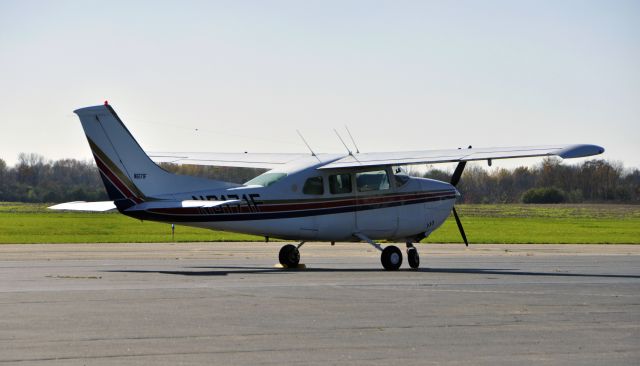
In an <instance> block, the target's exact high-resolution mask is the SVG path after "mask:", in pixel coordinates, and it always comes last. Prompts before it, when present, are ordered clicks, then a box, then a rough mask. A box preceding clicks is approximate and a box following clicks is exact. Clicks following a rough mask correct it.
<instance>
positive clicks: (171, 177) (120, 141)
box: [74, 103, 234, 203]
mask: <svg viewBox="0 0 640 366" xmlns="http://www.w3.org/2000/svg"><path fill="white" fill-rule="evenodd" d="M74 112H75V113H76V114H77V115H78V117H80V122H81V123H82V128H83V129H84V133H85V134H86V135H87V140H88V141H89V146H90V147H91V151H92V152H93V156H94V158H95V160H96V164H97V165H98V169H99V170H100V176H101V177H102V181H103V182H104V185H105V188H106V189H107V194H108V195H109V198H110V199H112V200H114V201H118V200H132V201H134V202H135V203H140V202H142V201H147V200H149V199H153V198H156V197H159V198H174V199H180V198H182V197H181V196H183V194H182V193H184V194H186V193H188V192H193V191H200V190H206V189H216V188H224V187H230V186H234V184H233V183H228V182H222V181H215V180H210V179H203V178H195V177H190V176H183V175H176V174H172V173H169V172H167V171H165V170H164V169H162V168H160V167H159V166H157V165H156V164H155V163H154V162H153V161H151V159H150V158H149V156H147V154H146V153H145V152H144V150H142V148H141V147H140V145H139V144H138V143H137V142H136V140H135V139H134V138H133V136H132V135H131V133H130V132H129V130H128V129H127V128H126V127H125V125H124V123H122V120H120V118H119V117H118V115H117V114H116V112H115V111H114V110H113V108H111V106H110V105H108V104H106V103H105V105H99V106H94V107H87V108H81V109H78V110H76V111H74Z"/></svg>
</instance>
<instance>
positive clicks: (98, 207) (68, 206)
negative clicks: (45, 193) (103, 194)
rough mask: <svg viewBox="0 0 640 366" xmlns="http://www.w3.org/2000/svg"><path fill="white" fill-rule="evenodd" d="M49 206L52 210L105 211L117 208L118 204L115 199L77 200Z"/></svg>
mask: <svg viewBox="0 0 640 366" xmlns="http://www.w3.org/2000/svg"><path fill="white" fill-rule="evenodd" d="M48 208H49V209H51V210H69V211H95V212H105V211H110V210H115V209H116V205H115V204H114V203H113V201H100V202H86V201H75V202H66V203H60V204H57V205H53V206H50V207H48Z"/></svg>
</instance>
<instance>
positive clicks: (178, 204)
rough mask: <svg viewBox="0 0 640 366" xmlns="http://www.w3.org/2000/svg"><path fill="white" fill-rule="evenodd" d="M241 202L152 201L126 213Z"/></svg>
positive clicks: (134, 207)
mask: <svg viewBox="0 0 640 366" xmlns="http://www.w3.org/2000/svg"><path fill="white" fill-rule="evenodd" d="M240 202H241V201H240V200H227V201H203V200H184V201H150V202H143V203H141V204H138V205H135V206H132V207H129V208H128V209H126V210H125V211H144V210H151V209H159V208H198V207H201V208H211V207H216V206H222V205H228V204H237V203H240Z"/></svg>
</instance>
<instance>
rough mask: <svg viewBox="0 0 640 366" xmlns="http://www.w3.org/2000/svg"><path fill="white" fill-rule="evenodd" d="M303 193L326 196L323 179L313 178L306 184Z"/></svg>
mask: <svg viewBox="0 0 640 366" xmlns="http://www.w3.org/2000/svg"><path fill="white" fill-rule="evenodd" d="M302 193H304V194H324V187H323V185H322V177H311V178H309V179H307V181H306V182H304V187H302Z"/></svg>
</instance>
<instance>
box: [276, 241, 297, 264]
mask: <svg viewBox="0 0 640 366" xmlns="http://www.w3.org/2000/svg"><path fill="white" fill-rule="evenodd" d="M278 259H280V264H282V265H283V266H284V267H286V268H296V267H298V263H300V251H299V250H298V248H297V247H296V246H295V245H292V244H287V245H285V246H283V247H282V248H280V254H279V255H278Z"/></svg>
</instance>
